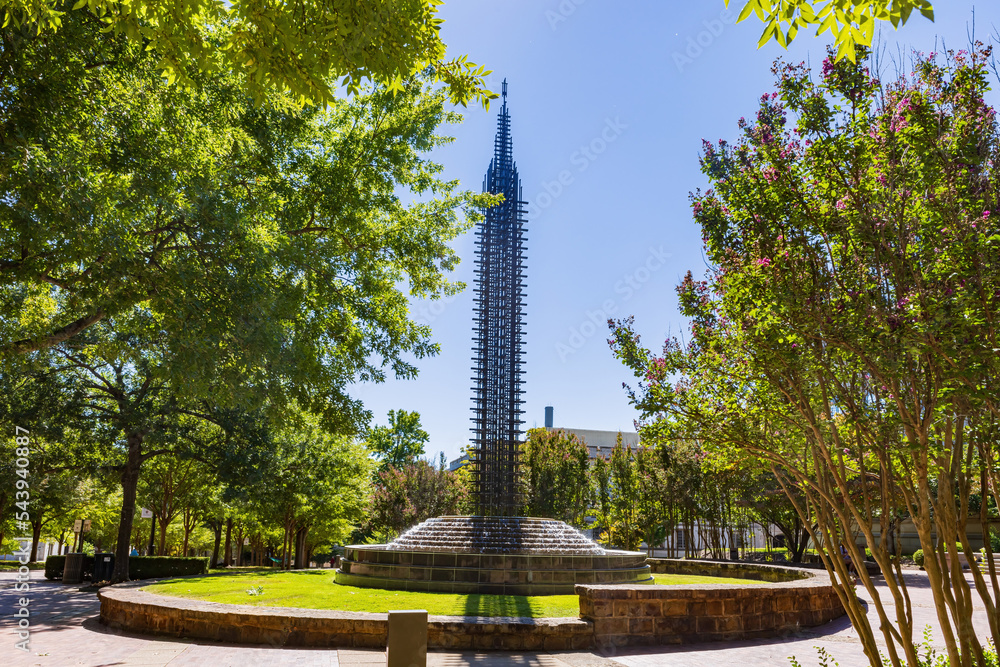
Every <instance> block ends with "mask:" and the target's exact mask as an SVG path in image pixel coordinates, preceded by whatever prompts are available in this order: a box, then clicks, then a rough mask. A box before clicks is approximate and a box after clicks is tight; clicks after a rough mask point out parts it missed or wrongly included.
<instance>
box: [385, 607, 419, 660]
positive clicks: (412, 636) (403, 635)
mask: <svg viewBox="0 0 1000 667" xmlns="http://www.w3.org/2000/svg"><path fill="white" fill-rule="evenodd" d="M385 652H386V658H387V662H388V667H427V611H426V610H424V609H407V610H402V611H390V612H389V632H388V642H387V645H386V651H385Z"/></svg>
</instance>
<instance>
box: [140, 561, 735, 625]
mask: <svg viewBox="0 0 1000 667" xmlns="http://www.w3.org/2000/svg"><path fill="white" fill-rule="evenodd" d="M653 577H654V580H655V581H656V583H658V584H667V585H683V584H718V583H748V584H749V583H754V582H751V581H745V580H740V579H721V578H718V577H694V576H681V575H671V574H656V575H653ZM258 586H259V587H261V589H262V593H261V594H260V595H250V594H249V593H248V592H247V591H248V590H250V589H256V587H258ZM145 590H147V591H150V592H151V593H159V594H161V595H175V596H178V597H183V598H193V599H196V600H209V601H211V602H225V603H229V604H250V605H258V606H266V607H300V608H303V609H338V610H341V611H371V612H387V611H389V610H390V609H426V610H427V611H428V613H430V614H437V615H441V616H527V617H531V618H541V617H556V616H570V617H575V616H579V614H580V601H579V598H578V597H577V596H576V595H537V596H525V595H463V594H454V593H413V592H408V591H385V590H381V589H376V588H357V587H355V586H341V585H339V584H337V583H335V582H334V580H333V572H332V571H331V570H306V571H299V572H281V571H278V570H251V571H242V572H235V573H229V572H227V573H226V574H210V575H207V576H201V577H191V578H184V579H171V580H168V581H163V582H160V583H157V584H153V585H152V586H147V587H146V588H145Z"/></svg>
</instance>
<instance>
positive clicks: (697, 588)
mask: <svg viewBox="0 0 1000 667" xmlns="http://www.w3.org/2000/svg"><path fill="white" fill-rule="evenodd" d="M648 562H649V565H650V567H651V569H652V571H653V572H654V573H662V574H692V575H704V576H733V575H735V574H737V573H739V575H740V578H743V579H755V580H758V581H760V583H757V584H708V585H704V584H698V585H687V586H659V585H654V586H644V587H641V588H640V587H634V588H633V587H622V586H588V585H582V586H577V587H576V592H577V593H578V594H579V595H580V612H581V616H582V617H583V618H584V619H586V620H591V621H593V622H594V642H595V645H596V646H599V647H608V646H648V645H656V644H681V643H695V642H710V641H729V640H736V639H755V638H760V637H773V636H777V635H782V634H786V633H789V632H793V631H795V630H798V629H800V628H803V627H815V626H817V625H823V624H824V623H827V622H829V621H831V620H833V619H835V618H839V617H841V616H843V615H844V614H846V613H847V612H846V611H845V610H844V607H843V604H842V603H841V601H840V597H839V596H838V595H837V591H836V590H835V589H834V586H833V580H832V579H831V578H830V575H829V574H828V573H827V572H826V571H822V572H819V571H816V570H805V569H794V568H787V567H776V566H773V565H760V564H755V563H754V564H750V563H731V562H727V561H721V562H720V561H689V560H673V559H666V558H662V559H661V558H651V559H649V561H648Z"/></svg>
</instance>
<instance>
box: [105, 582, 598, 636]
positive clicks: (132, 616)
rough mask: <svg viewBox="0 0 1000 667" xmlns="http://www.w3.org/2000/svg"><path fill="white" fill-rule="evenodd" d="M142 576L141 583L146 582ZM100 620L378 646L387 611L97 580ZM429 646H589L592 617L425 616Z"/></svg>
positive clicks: (132, 626)
mask: <svg viewBox="0 0 1000 667" xmlns="http://www.w3.org/2000/svg"><path fill="white" fill-rule="evenodd" d="M148 584H149V582H143V583H142V584H141V585H148ZM99 596H100V599H101V622H102V623H104V624H105V625H108V626H110V627H113V628H121V629H125V630H130V631H132V632H140V633H146V634H153V635H167V636H172V637H185V638H190V639H209V640H213V641H223V642H233V643H239V644H264V645H270V646H316V647H357V648H384V647H385V645H386V638H387V636H388V624H389V615H388V614H376V613H364V612H348V611H328V610H321V609H290V608H284V607H253V606H249V605H233V604H220V603H216V602H203V601H201V600H185V599H183V598H177V597H168V596H164V595H155V594H153V593H147V592H146V591H143V590H140V589H139V588H138V587H137V585H120V586H112V587H106V588H102V589H101V591H100V593H99ZM427 641H428V646H429V647H430V648H447V649H458V650H462V649H487V650H489V649H497V650H510V651H516V650H524V651H533V650H552V651H559V650H572V649H582V648H589V647H591V646H592V645H593V641H594V624H593V623H591V622H589V621H585V620H581V619H579V618H537V619H530V618H478V617H457V618H456V617H453V616H431V617H430V618H429V622H428V626H427Z"/></svg>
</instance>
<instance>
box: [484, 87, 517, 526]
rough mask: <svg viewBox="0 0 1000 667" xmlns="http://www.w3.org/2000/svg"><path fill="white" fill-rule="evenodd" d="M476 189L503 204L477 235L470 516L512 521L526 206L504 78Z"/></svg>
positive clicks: (487, 213)
mask: <svg viewBox="0 0 1000 667" xmlns="http://www.w3.org/2000/svg"><path fill="white" fill-rule="evenodd" d="M483 191H484V192H489V193H491V194H502V195H503V197H504V201H503V203H501V204H499V205H497V206H494V207H492V208H488V209H486V210H485V211H483V215H484V220H483V221H482V222H481V223H480V224H479V226H478V228H477V230H476V287H475V328H474V329H473V357H474V358H473V363H474V366H473V368H472V370H473V373H474V374H475V375H474V376H473V378H472V379H473V381H474V382H475V383H476V386H475V387H473V391H475V395H474V396H473V402H474V404H475V405H474V406H473V408H472V410H473V413H474V416H473V418H472V421H473V424H474V427H473V429H472V431H473V432H474V433H475V436H474V439H473V457H472V472H473V479H474V489H475V494H476V505H477V512H476V513H477V514H478V515H480V516H498V517H505V516H516V515H517V514H518V513H519V510H520V506H521V499H520V497H519V494H518V481H517V480H518V477H517V472H518V466H519V456H518V454H519V450H518V446H519V439H520V435H521V425H522V424H523V423H524V421H523V420H522V419H521V415H522V414H524V410H522V409H521V406H522V405H523V404H524V401H523V400H522V398H521V396H522V395H523V394H524V391H523V390H522V389H521V385H522V383H523V380H522V377H521V375H522V370H521V366H522V364H523V357H524V352H523V346H524V315H525V313H524V307H525V302H524V298H525V292H524V249H525V247H524V243H525V236H524V234H525V223H526V220H525V205H526V204H527V202H525V201H523V200H522V198H521V180H520V178H518V175H517V165H515V163H514V158H513V142H512V140H511V136H510V115H509V114H508V112H507V80H506V79H504V82H503V106H501V108H500V115H499V117H498V118H497V134H496V138H495V139H494V141H493V160H492V161H491V162H490V166H489V169H487V171H486V178H485V180H484V181H483Z"/></svg>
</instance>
